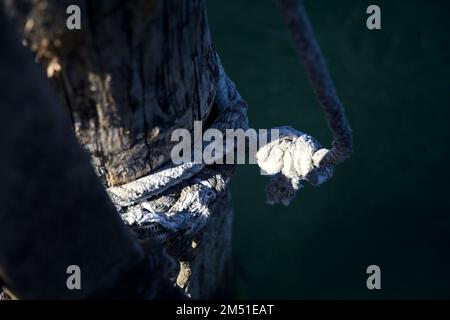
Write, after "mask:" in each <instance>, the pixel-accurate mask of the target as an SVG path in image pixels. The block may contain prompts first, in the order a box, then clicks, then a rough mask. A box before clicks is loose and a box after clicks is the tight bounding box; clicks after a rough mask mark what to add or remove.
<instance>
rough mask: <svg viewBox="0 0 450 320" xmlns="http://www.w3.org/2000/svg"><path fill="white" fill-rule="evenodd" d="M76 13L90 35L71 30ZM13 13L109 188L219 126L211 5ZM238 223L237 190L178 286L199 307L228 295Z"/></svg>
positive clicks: (163, 1) (160, 1) (23, 4)
mask: <svg viewBox="0 0 450 320" xmlns="http://www.w3.org/2000/svg"><path fill="white" fill-rule="evenodd" d="M72 4H76V5H78V6H79V7H80V8H81V13H82V18H81V25H82V27H81V30H69V29H67V28H66V19H67V17H68V14H66V8H67V7H68V6H69V5H72ZM5 8H6V11H7V12H8V13H9V14H10V15H11V16H13V17H14V18H15V21H16V22H17V23H18V26H19V29H20V31H21V32H22V35H23V39H24V44H25V45H26V46H27V47H29V48H30V49H31V51H32V52H33V54H34V57H35V59H36V61H37V62H39V64H40V65H41V66H42V67H43V68H44V70H45V71H46V73H47V76H48V77H49V78H50V79H51V81H52V83H53V85H54V87H55V88H56V91H57V93H58V94H59V96H60V98H61V99H60V100H61V104H62V105H64V106H65V110H66V112H67V114H68V115H69V117H70V119H71V123H72V127H73V131H74V133H75V135H76V137H77V138H78V140H79V142H80V143H81V144H82V145H83V146H84V148H85V149H86V150H87V151H88V152H89V154H90V156H91V160H92V164H93V166H94V168H95V170H96V172H97V175H98V177H99V178H100V179H101V182H102V183H103V185H104V186H105V187H111V186H117V185H121V184H125V183H128V182H130V181H133V180H135V179H137V178H140V177H142V176H145V175H147V174H149V173H152V172H154V171H155V170H158V168H161V166H163V165H164V164H166V163H168V162H169V161H170V150H171V147H172V146H173V143H172V142H171V141H170V135H171V133H172V131H173V130H174V129H176V128H186V129H188V130H192V129H193V121H194V120H202V121H203V122H204V127H207V125H208V123H209V121H210V119H211V117H213V116H212V115H213V114H214V108H215V106H214V97H215V92H216V83H217V78H218V65H217V63H218V61H217V58H216V54H215V51H214V48H213V46H212V43H211V39H210V34H209V29H208V23H207V17H206V12H205V8H204V3H203V1H201V0H134V1H122V0H108V1H88V0H70V1H69V0H58V1H56V0H6V1H5ZM24 94H26V93H24ZM42 143H45V141H43V142H42ZM231 221H232V216H231V202H230V194H229V190H228V189H227V190H226V191H225V192H224V193H223V195H222V196H221V197H219V199H218V200H217V201H216V203H215V204H214V205H213V208H212V217H211V219H210V220H209V222H208V225H207V226H206V227H205V230H204V232H203V234H202V236H201V240H200V241H199V243H198V245H197V244H196V245H195V246H194V247H195V248H193V251H194V256H193V258H192V259H190V261H188V263H187V264H186V261H183V263H181V266H182V267H181V268H180V273H179V275H178V280H177V281H176V282H177V283H178V284H179V286H181V287H185V289H186V291H187V292H188V293H189V294H190V295H191V296H192V297H193V298H211V297H216V296H223V295H225V294H226V293H227V291H228V286H227V283H228V280H229V278H230V272H229V271H230V252H231V248H230V245H231V244H230V242H231ZM175 258H177V259H178V260H180V262H181V260H182V259H180V257H175ZM184 278H188V279H189V280H188V281H186V279H184ZM187 283H188V285H187Z"/></svg>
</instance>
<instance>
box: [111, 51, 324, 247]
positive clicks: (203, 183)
mask: <svg viewBox="0 0 450 320" xmlns="http://www.w3.org/2000/svg"><path fill="white" fill-rule="evenodd" d="M217 60H218V67H219V70H218V75H219V78H218V85H217V92H216V96H215V104H216V106H217V107H218V109H219V115H218V117H217V119H216V120H215V121H214V123H213V124H212V125H211V127H213V128H217V129H220V130H225V129H238V128H241V129H244V130H245V129H247V128H248V118H247V104H246V103H245V101H244V100H243V99H242V98H241V96H240V95H239V93H238V91H237V90H236V86H235V85H234V83H233V82H232V81H231V80H230V79H229V78H228V77H227V75H226V74H225V71H224V69H223V67H222V65H221V63H220V59H219V58H218V57H217ZM278 129H279V132H280V135H279V139H277V140H274V141H269V142H268V143H267V144H266V145H265V146H263V147H262V148H260V149H259V151H258V152H257V155H256V157H257V161H258V165H259V166H260V167H261V169H262V170H264V171H265V172H266V173H268V174H270V175H272V177H271V180H270V182H269V184H268V186H267V188H266V197H267V200H268V202H269V203H278V202H281V203H284V204H285V205H287V204H289V202H290V201H291V200H292V199H293V197H294V196H295V193H296V191H297V190H299V189H300V188H301V187H302V181H307V182H309V183H311V184H312V185H319V184H321V183H323V182H324V181H326V180H327V179H328V178H330V177H331V176H332V173H333V168H332V167H331V166H320V165H319V164H320V162H321V160H322V158H323V157H324V156H325V155H326V154H327V153H328V150H327V149H322V148H321V145H320V144H319V143H318V142H317V141H316V140H315V139H314V138H312V137H311V136H309V135H307V134H305V133H302V132H300V131H297V130H294V129H292V128H290V127H281V128H278ZM224 150H227V148H224ZM225 152H227V151H225ZM230 177H231V170H230V166H228V165H214V166H206V165H205V164H204V163H202V164H196V163H184V164H181V165H173V164H170V165H169V166H167V167H166V168H164V169H162V170H160V171H158V172H155V173H152V174H150V175H147V176H145V177H142V178H140V179H137V180H135V181H132V182H130V183H127V184H125V185H122V186H117V187H111V188H109V189H108V193H109V195H110V197H111V199H112V201H113V202H114V203H115V205H116V207H117V209H118V211H119V213H120V214H121V216H122V219H123V220H124V221H125V222H126V223H127V224H129V225H132V226H135V227H138V228H140V227H142V228H145V227H147V228H148V230H149V232H151V233H153V236H155V237H156V238H157V239H159V240H160V241H165V240H166V239H168V237H169V235H170V234H173V233H176V232H182V233H183V234H185V235H187V236H193V235H195V234H196V233H197V232H198V231H200V230H201V228H202V227H203V226H204V225H205V224H206V222H207V220H208V217H209V216H210V207H211V204H212V203H213V201H214V200H215V199H216V197H217V196H218V194H220V193H221V192H223V191H224V190H225V189H226V186H227V184H228V181H229V178H230Z"/></svg>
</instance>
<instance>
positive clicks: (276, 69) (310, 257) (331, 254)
mask: <svg viewBox="0 0 450 320" xmlns="http://www.w3.org/2000/svg"><path fill="white" fill-rule="evenodd" d="M305 2H306V6H307V8H308V9H309V14H310V17H311V19H312V22H313V25H314V27H315V29H316V34H317V37H318V40H319V42H320V44H321V46H322V49H323V52H324V54H325V56H326V58H327V62H328V65H329V67H330V70H331V73H332V75H333V78H334V80H335V83H336V86H337V89H338V92H339V94H340V96H341V98H342V100H343V102H344V104H345V105H346V109H347V113H348V116H349V119H350V121H351V124H352V126H353V129H354V138H355V154H354V156H353V157H352V158H351V159H350V160H349V161H347V162H346V163H345V164H343V165H341V166H339V168H338V169H337V171H336V173H335V176H334V178H333V179H332V180H331V181H329V182H328V183H326V184H325V185H323V186H321V187H320V188H313V187H311V186H307V187H306V188H305V189H303V190H302V191H301V192H300V193H299V195H298V197H297V198H296V200H295V201H294V202H293V203H292V204H291V206H289V207H283V206H275V207H271V206H269V205H267V204H265V200H264V186H265V183H266V178H264V177H263V176H260V175H259V170H258V169H257V167H255V166H239V168H238V170H237V173H236V175H235V177H234V181H233V186H232V188H233V197H234V199H233V201H234V210H235V223H234V249H233V250H234V261H235V288H236V290H235V296H236V297H237V298H450V250H449V249H450V210H449V209H450V201H449V199H450V192H449V186H448V185H449V163H448V160H449V152H448V147H449V143H448V141H449V138H450V128H449V127H450V124H449V123H450V120H449V116H450V112H449V110H450V81H449V80H450V36H449V35H450V2H449V1H425V0H423V1H412V0H411V1H401V0H399V1H393V0H391V1H375V2H374V1H356V0H353V1H350V0H345V1H344V0H343V1H325V0H316V1H312V0H306V1H305ZM206 3H207V6H208V10H209V19H210V25H211V29H212V36H213V39H214V43H215V46H216V48H217V50H218V51H219V53H220V54H221V57H222V62H223V64H224V65H225V68H226V70H227V72H228V74H229V75H230V77H231V78H232V79H233V80H234V81H235V82H236V84H237V86H238V88H239V90H240V92H241V94H242V95H243V96H244V98H245V99H246V101H247V102H248V104H249V117H250V121H251V126H252V127H254V128H270V127H274V126H280V125H291V126H293V127H295V128H297V129H299V130H302V131H305V132H308V133H310V134H311V135H313V136H314V137H316V138H318V139H319V140H320V141H321V142H322V143H324V144H326V145H327V146H329V141H330V134H329V131H328V130H327V127H326V124H325V121H324V118H323V116H322V114H321V111H320V109H319V108H318V106H317V103H316V101H315V99H314V96H313V94H312V92H311V89H310V87H309V85H308V82H307V79H306V77H305V73H304V72H303V69H302V67H301V64H300V62H299V59H298V58H297V56H296V54H295V52H294V50H293V47H292V45H291V41H290V38H289V35H288V32H287V29H286V28H285V26H284V25H283V23H282V21H281V18H280V16H279V13H278V11H277V8H276V6H275V4H274V1H273V0H207V1H206ZM373 3H375V4H378V5H379V6H380V7H381V14H382V30H379V31H370V30H368V29H367V28H366V25H365V23H366V17H367V15H366V13H365V11H366V8H367V6H368V5H370V4H373ZM371 264H376V265H379V266H380V267H381V286H382V289H381V290H379V291H377V290H374V291H369V290H368V289H367V288H366V278H367V275H366V273H365V271H366V268H367V266H368V265H371Z"/></svg>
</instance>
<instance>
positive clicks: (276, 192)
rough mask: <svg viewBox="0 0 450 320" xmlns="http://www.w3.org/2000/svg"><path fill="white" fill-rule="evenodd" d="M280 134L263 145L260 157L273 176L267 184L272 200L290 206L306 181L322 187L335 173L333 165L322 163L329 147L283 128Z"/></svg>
mask: <svg viewBox="0 0 450 320" xmlns="http://www.w3.org/2000/svg"><path fill="white" fill-rule="evenodd" d="M277 129H278V130H279V137H278V138H277V139H274V140H272V141H270V142H269V143H267V144H266V145H265V146H263V147H261V148H260V149H259V150H258V152H257V154H256V159H257V162H258V165H259V167H260V168H261V169H262V171H263V172H264V174H267V175H271V176H272V177H271V179H270V181H269V184H268V186H267V187H266V198H267V201H268V203H270V204H274V203H279V202H281V203H283V204H284V205H288V204H289V203H290V201H291V200H292V199H293V198H294V196H295V194H296V192H297V190H299V189H300V188H302V187H303V181H307V182H309V183H310V184H312V185H314V186H318V185H320V184H322V183H324V182H325V181H327V180H328V179H329V178H330V177H331V176H332V175H333V166H332V165H321V161H322V159H323V158H324V157H325V156H326V155H327V154H328V152H329V150H328V149H325V148H322V146H321V144H320V143H319V142H318V141H317V140H316V139H314V138H313V137H311V136H310V135H308V134H306V133H303V132H301V131H298V130H295V129H293V128H291V127H280V128H277Z"/></svg>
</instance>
